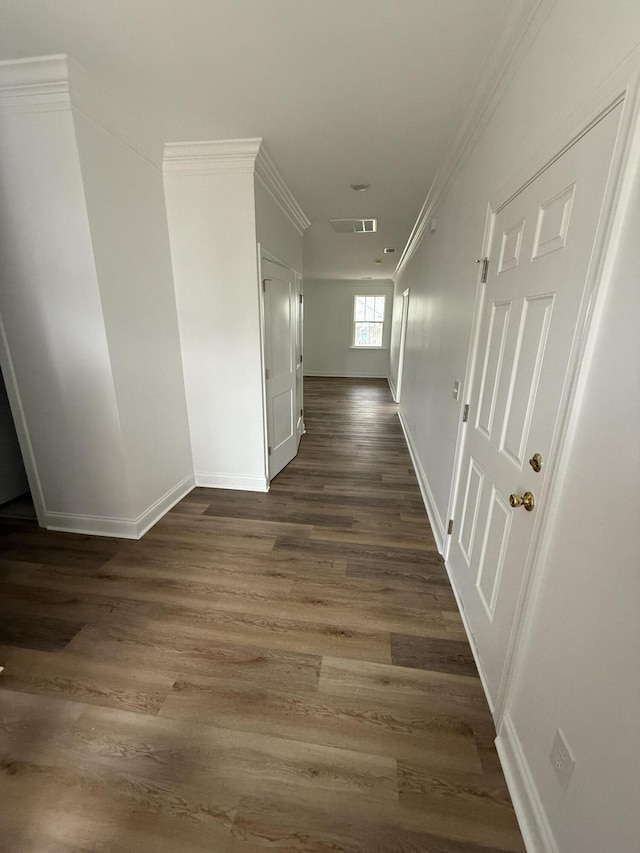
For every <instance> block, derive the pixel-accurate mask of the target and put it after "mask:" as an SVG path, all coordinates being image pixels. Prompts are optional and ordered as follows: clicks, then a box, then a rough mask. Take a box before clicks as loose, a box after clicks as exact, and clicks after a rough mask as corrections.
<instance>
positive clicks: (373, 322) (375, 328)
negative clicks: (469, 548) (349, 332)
mask: <svg viewBox="0 0 640 853" xmlns="http://www.w3.org/2000/svg"><path fill="white" fill-rule="evenodd" d="M384 300H385V297H384V296H355V297H354V299H353V343H352V346H354V347H369V348H372V347H374V348H375V347H378V348H380V347H382V333H383V331H384Z"/></svg>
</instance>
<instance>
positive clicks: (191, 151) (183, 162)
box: [162, 137, 262, 175]
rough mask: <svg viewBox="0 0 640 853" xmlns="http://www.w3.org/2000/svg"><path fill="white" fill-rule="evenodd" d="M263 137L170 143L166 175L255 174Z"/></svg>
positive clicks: (165, 160) (166, 145)
mask: <svg viewBox="0 0 640 853" xmlns="http://www.w3.org/2000/svg"><path fill="white" fill-rule="evenodd" d="M261 144H262V139H261V138H260V137H256V138H255V139H211V140H205V141H201V142H167V143H166V144H165V146H164V157H163V161H162V169H163V171H164V172H165V173H166V174H179V175H219V174H223V173H229V174H233V173H235V174H246V173H249V174H253V172H254V171H255V162H256V157H257V156H258V151H259V150H260V146H261Z"/></svg>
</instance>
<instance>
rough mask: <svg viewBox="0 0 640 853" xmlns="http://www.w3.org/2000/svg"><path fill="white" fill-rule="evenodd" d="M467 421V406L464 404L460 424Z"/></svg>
mask: <svg viewBox="0 0 640 853" xmlns="http://www.w3.org/2000/svg"><path fill="white" fill-rule="evenodd" d="M468 420H469V404H468V403H465V404H464V409H463V410H462V423H463V424H466V422H467V421H468Z"/></svg>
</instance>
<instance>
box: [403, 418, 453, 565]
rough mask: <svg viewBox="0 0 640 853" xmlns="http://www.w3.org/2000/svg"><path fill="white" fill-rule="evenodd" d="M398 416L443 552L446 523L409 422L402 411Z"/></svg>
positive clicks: (435, 533) (434, 530)
mask: <svg viewBox="0 0 640 853" xmlns="http://www.w3.org/2000/svg"><path fill="white" fill-rule="evenodd" d="M398 418H399V419H400V424H401V426H402V431H403V433H404V438H405V441H406V442H407V447H408V448H409V455H410V456H411V462H412V463H413V470H414V471H415V472H416V477H417V480H418V485H419V486H420V493H421V495H422V501H423V503H424V507H425V509H426V511H427V515H428V516H429V523H430V524H431V529H432V531H433V538H434V539H435V541H436V545H437V548H438V553H440V554H442V551H443V549H444V536H445V533H444V525H443V523H442V519H441V518H440V513H439V512H438V509H437V507H436V502H435V500H434V497H433V492H432V491H431V487H430V485H429V480H428V479H427V475H426V472H425V470H424V468H423V467H422V462H421V461H420V457H419V456H418V450H417V448H416V446H415V444H414V442H413V438H412V436H411V433H410V432H409V428H408V426H407V423H406V422H405V419H404V417H403V414H402V412H398Z"/></svg>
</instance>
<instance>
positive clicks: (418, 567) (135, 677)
mask: <svg viewBox="0 0 640 853" xmlns="http://www.w3.org/2000/svg"><path fill="white" fill-rule="evenodd" d="M305 421H306V426H307V434H306V435H305V436H304V437H303V439H302V443H301V446H300V452H299V455H298V457H297V458H296V459H295V460H294V461H293V462H292V463H291V464H290V465H289V466H288V467H287V468H285V469H284V470H283V471H282V472H281V474H280V475H279V476H278V477H277V478H276V479H275V480H274V482H273V483H272V488H271V491H270V492H269V493H268V494H262V493H250V492H239V491H235V492H234V491H223V490H209V489H198V488H196V489H194V490H193V491H192V492H191V493H190V494H189V495H188V496H187V497H186V498H185V499H184V500H183V501H181V502H180V503H179V504H178V505H177V506H176V507H175V508H174V509H173V510H172V511H171V512H170V513H169V514H168V515H167V516H165V518H164V519H162V521H160V523H158V524H157V525H156V526H155V527H154V528H153V529H152V530H151V531H149V533H148V534H147V535H146V536H145V537H144V538H143V539H142V540H140V541H126V540H116V539H107V538H92V537H86V536H80V535H78V536H75V535H71V534H56V533H51V532H47V531H44V530H40V529H38V528H37V527H35V526H34V525H33V523H31V522H27V521H24V522H22V521H19V520H18V521H14V520H11V521H9V520H6V519H0V569H1V577H2V587H1V595H0V664H2V665H4V666H5V671H4V673H2V674H1V675H0V688H1V689H0V721H1V722H0V771H1V772H0V822H1V825H2V826H3V834H2V837H1V838H0V850H3V851H5V850H6V851H12V853H25V851H39V853H40V851H45V850H46V851H47V853H50V851H51V853H53V851H56V853H57V851H60V853H62V851H97V850H100V851H109V853H111V851H122V853H124V851H133V850H136V851H138V850H139V851H146V850H150V851H154V853H189V852H190V851H207V853H236V851H245V852H246V853H248V852H249V851H262V850H268V849H277V850H283V851H289V850H300V851H302V850H305V851H349V853H352V851H353V853H355V851H359V853H391V851H394V853H395V851H415V853H417V851H431V853H490V851H496V850H502V851H521V850H523V849H524V848H523V846H522V842H521V839H520V834H519V831H518V827H517V824H516V821H515V817H514V814H513V810H512V807H511V804H510V801H509V796H508V793H507V790H506V786H505V783H504V779H503V776H502V772H501V769H500V765H499V763H498V759H497V755H496V753H495V749H494V746H493V738H494V736H495V734H494V731H493V724H492V720H491V717H490V714H489V710H488V708H487V705H486V701H485V699H484V695H483V692H482V688H481V685H480V681H479V679H478V677H477V672H476V669H475V665H474V662H473V658H472V655H471V651H470V648H469V646H468V643H467V641H466V638H465V634H464V629H463V626H462V623H461V620H460V617H459V615H458V612H457V608H456V604H455V600H454V597H453V593H452V591H451V588H450V585H449V582H448V579H447V575H446V572H445V569H444V566H443V564H442V560H441V558H440V556H439V555H438V553H437V550H436V547H435V544H434V541H433V538H432V536H431V533H430V529H429V525H428V521H427V517H426V514H425V511H424V508H423V504H422V499H421V496H420V492H419V489H418V485H417V482H416V479H415V476H414V474H413V469H412V466H411V460H410V457H409V454H408V451H407V448H406V444H405V441H404V437H403V434H402V430H401V427H400V424H399V421H398V418H397V415H396V406H395V405H394V404H393V402H392V400H391V395H390V393H389V388H388V386H387V383H386V382H385V381H382V380H355V379H317V378H308V379H306V380H305Z"/></svg>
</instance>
